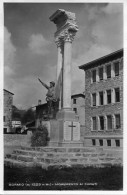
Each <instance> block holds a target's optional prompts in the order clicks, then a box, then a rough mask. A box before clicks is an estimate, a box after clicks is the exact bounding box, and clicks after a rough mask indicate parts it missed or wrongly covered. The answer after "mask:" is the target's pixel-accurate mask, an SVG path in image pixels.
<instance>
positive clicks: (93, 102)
mask: <svg viewBox="0 0 127 195" xmlns="http://www.w3.org/2000/svg"><path fill="white" fill-rule="evenodd" d="M92 105H93V106H96V93H93V94H92Z"/></svg>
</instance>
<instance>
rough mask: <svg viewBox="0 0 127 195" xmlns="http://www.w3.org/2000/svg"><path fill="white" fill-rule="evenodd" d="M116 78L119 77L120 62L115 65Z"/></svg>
mask: <svg viewBox="0 0 127 195" xmlns="http://www.w3.org/2000/svg"><path fill="white" fill-rule="evenodd" d="M114 72H115V76H119V62H115V63H114Z"/></svg>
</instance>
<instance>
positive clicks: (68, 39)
mask: <svg viewBox="0 0 127 195" xmlns="http://www.w3.org/2000/svg"><path fill="white" fill-rule="evenodd" d="M64 33H65V34H64V42H70V43H72V42H73V40H74V37H75V35H76V32H75V31H68V30H65V32H64Z"/></svg>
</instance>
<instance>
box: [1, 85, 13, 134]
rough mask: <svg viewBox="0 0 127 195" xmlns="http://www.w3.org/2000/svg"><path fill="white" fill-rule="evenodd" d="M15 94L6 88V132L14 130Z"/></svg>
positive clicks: (4, 117)
mask: <svg viewBox="0 0 127 195" xmlns="http://www.w3.org/2000/svg"><path fill="white" fill-rule="evenodd" d="M13 95H14V94H13V93H11V92H10V91H7V90H6V89H4V116H3V121H4V133H10V132H11V131H12V105H13Z"/></svg>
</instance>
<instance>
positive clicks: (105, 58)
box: [79, 49, 123, 70]
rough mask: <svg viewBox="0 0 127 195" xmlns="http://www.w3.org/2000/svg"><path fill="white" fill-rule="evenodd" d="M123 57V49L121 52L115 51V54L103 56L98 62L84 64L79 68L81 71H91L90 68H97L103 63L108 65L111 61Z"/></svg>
mask: <svg viewBox="0 0 127 195" xmlns="http://www.w3.org/2000/svg"><path fill="white" fill-rule="evenodd" d="M122 56H123V49H120V50H118V51H115V52H113V53H110V54H108V55H106V56H103V57H101V58H98V59H96V60H93V61H91V62H88V63H86V64H83V65H81V66H79V69H83V70H86V69H89V68H91V67H93V66H97V65H100V64H102V63H107V62H109V61H111V60H114V59H117V58H119V57H122Z"/></svg>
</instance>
